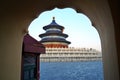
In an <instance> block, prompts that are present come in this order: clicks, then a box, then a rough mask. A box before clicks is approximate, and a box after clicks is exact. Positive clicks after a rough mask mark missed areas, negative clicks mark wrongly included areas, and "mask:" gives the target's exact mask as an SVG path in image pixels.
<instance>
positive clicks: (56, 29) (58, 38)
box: [39, 17, 102, 62]
mask: <svg viewBox="0 0 120 80" xmlns="http://www.w3.org/2000/svg"><path fill="white" fill-rule="evenodd" d="M43 29H44V30H45V31H46V32H45V33H43V34H40V35H39V36H40V37H41V41H40V42H41V43H42V44H43V45H44V46H45V47H46V54H41V55H40V60H41V61H44V62H55V61H88V60H101V58H102V55H101V52H99V51H97V50H95V49H92V48H90V49H86V48H74V47H68V45H69V44H70V43H71V42H69V41H67V40H66V38H67V37H68V35H67V34H64V33H63V30H64V27H63V26H61V25H59V24H57V23H56V22H55V18H54V17H53V20H52V22H51V23H50V24H49V25H47V26H44V27H43Z"/></svg>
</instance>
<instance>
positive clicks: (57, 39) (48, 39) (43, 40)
mask: <svg viewBox="0 0 120 80" xmlns="http://www.w3.org/2000/svg"><path fill="white" fill-rule="evenodd" d="M40 42H65V43H68V44H70V43H71V42H69V41H67V40H65V39H60V38H46V39H42V40H41V41H40Z"/></svg>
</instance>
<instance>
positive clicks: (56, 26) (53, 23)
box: [43, 17, 64, 30]
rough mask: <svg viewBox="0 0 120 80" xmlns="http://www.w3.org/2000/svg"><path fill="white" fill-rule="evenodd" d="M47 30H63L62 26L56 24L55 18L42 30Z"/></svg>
mask: <svg viewBox="0 0 120 80" xmlns="http://www.w3.org/2000/svg"><path fill="white" fill-rule="evenodd" d="M49 28H57V29H61V30H63V29H64V27H63V26H61V25H59V24H57V23H56V21H55V17H53V20H52V22H51V23H50V24H49V25H47V26H44V27H43V29H44V30H46V29H49Z"/></svg>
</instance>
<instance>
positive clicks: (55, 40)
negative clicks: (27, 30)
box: [39, 17, 71, 48]
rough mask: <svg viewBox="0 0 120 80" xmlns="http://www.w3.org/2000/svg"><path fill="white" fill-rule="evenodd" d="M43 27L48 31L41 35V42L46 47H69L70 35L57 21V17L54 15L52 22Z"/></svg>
mask: <svg viewBox="0 0 120 80" xmlns="http://www.w3.org/2000/svg"><path fill="white" fill-rule="evenodd" d="M43 29H44V30H45V31H46V33H43V34H40V35H39V36H40V37H41V38H42V39H41V41H40V42H41V43H42V44H43V45H44V46H45V47H46V48H67V47H68V45H69V44H70V43H71V42H69V41H67V40H66V38H67V37H68V35H67V34H64V33H63V30H64V27H63V26H60V25H58V24H57V23H56V22H55V17H53V21H52V22H51V24H49V25H47V26H44V27H43Z"/></svg>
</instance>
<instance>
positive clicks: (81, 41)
mask: <svg viewBox="0 0 120 80" xmlns="http://www.w3.org/2000/svg"><path fill="white" fill-rule="evenodd" d="M53 17H55V21H56V23H57V24H59V25H61V26H64V28H65V29H64V32H63V33H65V34H68V35H69V37H68V38H66V40H68V41H70V42H71V44H70V45H69V47H77V48H78V47H79V48H93V49H97V50H99V51H101V41H100V37H99V34H98V32H97V30H96V29H95V28H94V26H92V23H91V21H90V19H89V18H88V17H87V16H86V15H85V14H82V13H77V12H76V11H75V10H74V9H72V8H64V9H59V8H55V9H53V10H50V11H45V12H42V13H41V14H40V15H39V16H38V18H36V19H35V20H33V21H32V23H31V24H30V25H29V28H28V31H29V34H30V35H31V36H32V37H33V38H35V39H36V40H38V41H40V40H41V38H40V37H39V34H41V33H45V31H44V30H43V26H46V25H49V24H50V23H51V22H52V20H53Z"/></svg>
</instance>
